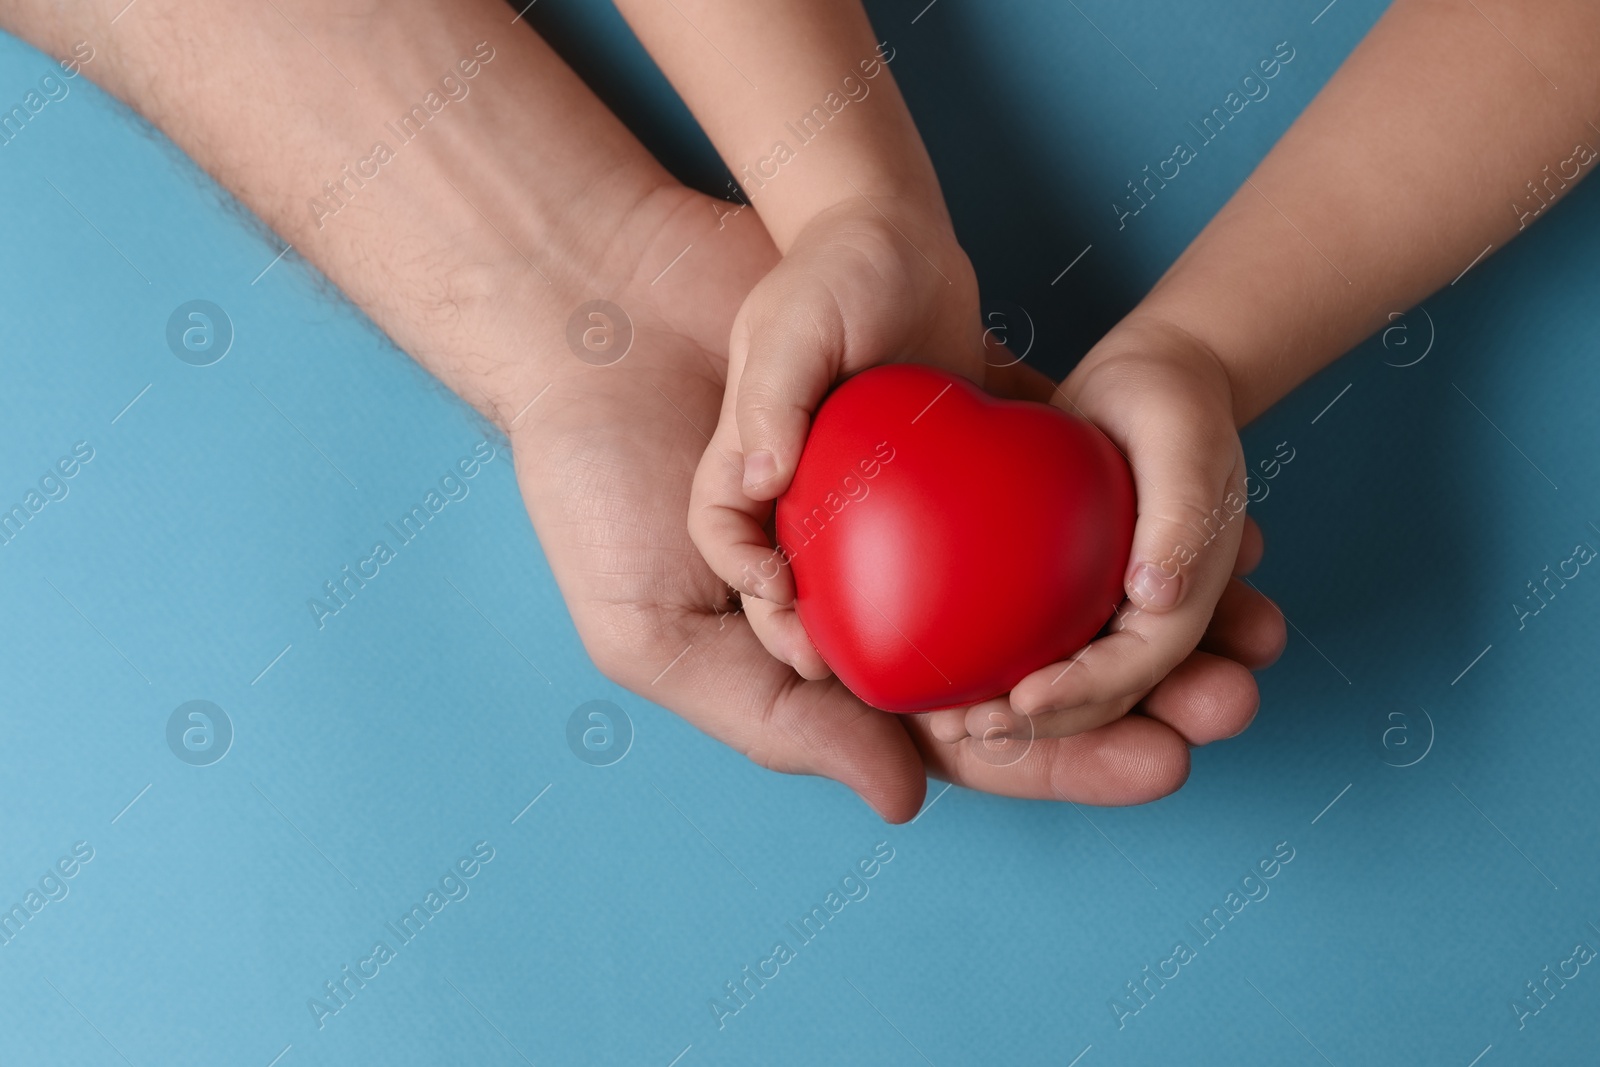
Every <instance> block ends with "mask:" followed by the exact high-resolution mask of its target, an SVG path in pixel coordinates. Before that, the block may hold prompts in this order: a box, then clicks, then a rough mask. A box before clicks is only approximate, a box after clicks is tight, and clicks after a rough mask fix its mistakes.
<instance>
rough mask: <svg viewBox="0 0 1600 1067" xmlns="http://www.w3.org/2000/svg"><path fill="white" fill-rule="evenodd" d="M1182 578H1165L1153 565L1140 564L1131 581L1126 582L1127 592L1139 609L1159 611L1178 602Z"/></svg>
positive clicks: (1174, 576) (1173, 576)
mask: <svg viewBox="0 0 1600 1067" xmlns="http://www.w3.org/2000/svg"><path fill="white" fill-rule="evenodd" d="M1182 585H1183V577H1182V576H1181V575H1177V574H1174V575H1172V576H1170V577H1169V576H1167V575H1165V574H1162V573H1161V568H1160V567H1157V566H1156V565H1155V564H1154V563H1141V564H1139V566H1138V567H1136V568H1134V571H1133V579H1132V580H1131V581H1130V582H1128V592H1129V594H1130V595H1131V596H1132V598H1133V600H1134V601H1135V602H1136V603H1137V604H1138V606H1139V607H1141V608H1144V609H1146V610H1152V611H1161V610H1164V609H1166V608H1170V607H1172V606H1173V605H1174V604H1176V603H1177V602H1178V594H1179V592H1181V591H1182Z"/></svg>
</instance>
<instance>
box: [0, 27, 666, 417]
mask: <svg viewBox="0 0 1600 1067" xmlns="http://www.w3.org/2000/svg"><path fill="white" fill-rule="evenodd" d="M97 6H98V7H99V8H100V10H99V11H98V12H97V11H94V10H91V9H90V7H89V5H86V4H72V5H58V4H54V3H48V2H42V0H23V2H11V3H6V4H4V5H3V6H0V21H3V24H4V25H5V27H6V28H7V29H8V30H10V31H11V32H13V33H16V34H17V35H19V36H21V37H23V38H25V39H27V40H29V41H30V42H32V43H33V44H35V45H36V46H37V47H39V48H41V49H43V50H46V51H49V52H51V53H53V54H56V55H65V54H68V53H69V52H70V50H71V48H72V44H73V43H74V42H76V41H78V40H86V41H89V42H90V43H91V44H92V45H93V46H94V47H95V53H96V55H95V59H94V61H93V62H92V63H91V64H88V65H87V66H85V67H84V73H86V74H88V75H89V76H90V77H92V78H94V79H95V80H96V81H98V82H100V83H101V84H102V85H103V86H104V87H105V88H106V89H108V90H109V91H111V92H112V93H114V94H116V95H117V96H119V97H121V98H122V99H123V100H124V101H126V102H127V103H128V104H130V105H131V106H132V107H134V108H135V109H136V110H138V111H139V112H141V113H142V114H143V115H145V116H146V117H147V118H149V119H150V120H151V121H152V122H153V123H155V124H156V125H157V126H159V127H160V128H161V129H162V130H163V131H164V132H165V133H166V134H167V135H168V136H170V137H171V138H172V139H173V141H175V142H176V143H177V144H178V145H179V147H181V148H183V149H184V150H185V151H186V152H188V153H189V155H190V156H191V157H193V158H194V160H195V161H196V162H197V163H199V164H200V165H201V166H202V167H204V168H205V169H206V170H207V171H208V172H210V173H211V174H212V175H213V176H214V177H215V178H216V179H217V180H218V181H219V182H221V183H222V184H223V185H224V186H226V187H227V188H228V189H230V190H231V191H232V192H233V193H234V194H235V195H237V196H238V197H239V198H240V199H241V200H242V201H243V202H244V203H245V204H246V205H247V206H248V207H250V208H251V209H253V210H254V211H255V212H256V213H257V214H258V215H259V216H260V217H261V218H262V219H264V220H265V221H266V222H267V223H268V224H269V225H271V226H272V228H273V229H274V230H276V231H277V232H278V234H280V235H281V236H282V237H283V239H284V240H285V241H286V242H289V243H292V244H293V245H294V247H295V249H296V250H297V251H298V252H299V253H300V254H301V255H304V256H305V257H306V258H307V259H309V260H310V261H311V262H313V263H314V264H315V265H316V266H317V267H319V268H320V269H321V270H322V271H323V272H324V273H325V274H327V276H328V277H329V278H330V279H331V280H332V281H333V282H334V283H335V284H337V285H338V286H339V287H340V289H342V290H343V291H344V292H345V293H346V294H347V295H348V296H349V297H350V298H351V299H352V300H353V301H354V302H355V303H356V304H358V305H359V306H360V307H361V308H362V309H363V310H365V311H366V312H367V313H368V314H369V315H370V316H371V317H372V318H373V320H374V321H375V322H377V324H378V325H379V326H380V327H382V328H383V329H384V330H385V331H387V332H388V333H389V335H390V336H391V337H392V338H393V339H394V340H395V341H396V342H397V343H398V344H399V345H400V346H401V347H403V348H405V349H406V350H407V351H408V352H410V353H411V354H412V355H413V356H415V357H416V358H417V359H418V360H419V361H420V362H422V363H423V364H424V365H425V366H427V367H428V368H429V369H430V370H432V371H433V372H434V373H435V374H436V375H438V376H439V377H440V378H441V379H442V380H444V381H445V383H446V384H447V385H449V386H451V387H452V388H453V389H455V390H456V391H457V392H459V393H460V394H461V395H462V396H463V397H465V398H466V399H467V400H468V401H469V402H471V403H472V404H474V405H475V406H477V407H478V408H479V409H480V410H482V411H484V412H485V413H486V414H489V415H490V416H491V417H492V418H495V419H497V421H500V422H501V423H502V424H504V423H505V422H506V421H508V419H509V417H510V416H511V415H514V414H515V411H514V409H512V410H508V407H509V405H511V404H512V403H514V402H516V401H518V400H519V399H520V398H521V397H523V396H525V395H530V394H529V392H528V389H529V386H530V385H533V384H542V383H539V382H538V380H539V379H541V378H542V379H543V381H548V380H549V377H550V373H551V370H552V369H553V368H556V367H560V366H565V365H566V364H571V363H574V362H575V361H573V360H571V358H570V356H562V355H561V354H560V352H559V351H558V349H560V348H562V346H563V339H562V331H561V329H560V327H561V325H562V324H563V323H564V321H565V318H566V315H567V312H568V311H570V309H571V308H572V307H573V306H575V305H576V304H577V303H579V302H581V301H582V300H583V299H586V298H588V297H591V296H594V295H596V293H595V289H596V288H603V287H604V285H605V284H606V282H605V275H606V272H607V270H608V269H609V268H608V260H607V256H606V251H607V243H608V240H609V239H610V235H612V234H614V233H615V232H616V228H617V226H618V225H620V222H621V220H622V219H623V218H624V217H625V216H626V214H627V211H628V209H629V207H631V206H632V205H636V204H637V203H639V202H640V201H641V200H643V199H644V198H646V197H647V196H648V195H649V194H650V193H651V192H652V191H653V190H654V189H656V188H658V187H661V186H664V185H665V184H667V182H668V178H667V176H666V175H665V173H664V172H663V171H661V169H660V168H659V167H658V166H657V165H656V164H655V162H654V161H653V160H652V159H651V158H650V157H649V156H648V154H647V153H645V152H644V151H643V150H642V149H641V148H640V147H639V146H638V144H637V142H635V141H634V140H633V139H632V138H631V137H630V136H629V135H628V134H627V132H626V131H625V130H624V129H623V128H622V127H621V125H620V124H619V123H617V121H616V120H615V119H614V118H613V117H612V116H611V115H610V113H609V112H607V111H606V110H605V109H604V108H603V107H602V106H601V105H600V104H599V103H598V102H597V101H596V100H595V98H594V97H593V96H592V95H591V94H590V93H589V92H588V90H587V89H586V88H585V87H584V86H583V85H582V83H581V82H579V81H578V79H577V78H576V77H575V76H574V75H573V74H572V73H571V72H570V71H569V70H568V69H567V68H566V67H565V66H564V65H563V64H562V63H561V62H560V60H559V59H557V58H556V57H555V56H554V55H553V53H551V52H550V51H549V49H548V48H547V47H546V46H545V45H544V44H543V42H542V41H540V40H539V38H538V37H537V36H536V35H535V34H534V33H532V32H531V31H530V30H529V29H528V28H527V26H526V24H525V23H521V22H518V23H516V24H513V23H512V15H513V14H514V13H513V12H512V11H510V10H509V9H508V8H507V7H505V6H504V5H503V4H500V3H498V2H496V0H466V2H461V3H453V4H448V5H446V4H435V3H429V2H426V0H408V2H400V3H391V4H385V5H378V6H376V7H375V8H374V7H373V6H372V5H366V4H359V5H358V4H355V3H345V2H341V0H333V2H327V0H323V2H317V3H309V2H302V0H276V2H269V3H266V4H259V3H243V2H221V0H204V2H201V0H193V2H183V3H177V2H173V0H166V2H161V3H157V2H152V0H146V2H144V3H139V4H136V5H133V6H131V7H128V8H126V9H124V10H122V12H121V14H120V15H118V13H117V9H118V8H119V7H120V5H119V4H112V5H109V6H106V5H97ZM113 18H115V21H114V22H113ZM534 105H536V106H534ZM538 323H543V324H546V325H547V326H550V328H547V329H538V330H534V329H530V327H531V326H532V325H533V324H538Z"/></svg>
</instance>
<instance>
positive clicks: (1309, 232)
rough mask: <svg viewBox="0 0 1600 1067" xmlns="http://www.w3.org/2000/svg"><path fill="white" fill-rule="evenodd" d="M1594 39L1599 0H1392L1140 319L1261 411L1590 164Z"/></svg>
mask: <svg viewBox="0 0 1600 1067" xmlns="http://www.w3.org/2000/svg"><path fill="white" fill-rule="evenodd" d="M1491 19H1492V20H1493V21H1492V22H1491V21H1490V20H1491ZM1597 48H1600V7H1596V6H1595V5H1594V4H1593V3H1592V0H1547V2H1543V3H1540V4H1527V5H1522V4H1513V3H1509V2H1503V0H1477V2H1476V3H1472V2H1468V0H1442V2H1441V0H1399V2H1397V3H1396V4H1395V5H1394V6H1393V7H1392V8H1391V9H1390V10H1389V12H1388V13H1387V14H1386V15H1385V16H1384V17H1383V19H1382V20H1381V21H1380V22H1379V23H1378V25H1377V26H1376V27H1375V28H1374V29H1373V31H1372V32H1371V34H1370V35H1369V36H1368V37H1367V39H1366V40H1365V41H1364V42H1363V43H1362V44H1361V46H1360V47H1359V48H1358V49H1356V51H1355V52H1354V53H1353V54H1352V55H1351V56H1350V58H1349V59H1348V60H1347V61H1346V62H1345V64H1344V66H1343V67H1341V68H1340V70H1339V72H1338V73H1337V74H1336V75H1335V76H1334V78H1333V79H1332V80H1331V81H1330V82H1329V83H1328V85H1327V87H1326V88H1324V89H1323V91H1322V92H1321V93H1320V94H1319V95H1318V96H1317V98H1316V99H1315V100H1314V101H1313V102H1312V104H1311V105H1310V107H1308V108H1307V109H1306V111H1305V113H1304V114H1303V115H1302V116H1301V117H1300V119H1299V121H1297V122H1296V123H1295V124H1294V125H1293V126H1292V127H1291V128H1290V129H1289V131H1288V132H1287V133H1286V134H1285V135H1284V137H1283V139H1282V140H1281V141H1280V142H1279V143H1278V145H1277V146H1276V147H1275V148H1274V149H1273V150H1272V152H1271V153H1270V154H1269V155H1268V156H1267V158H1266V159H1265V160H1264V161H1263V162H1262V163H1261V165H1260V167H1258V168H1257V170H1256V172H1255V173H1254V174H1253V175H1252V176H1251V178H1250V179H1249V180H1248V181H1247V182H1246V184H1245V185H1244V186H1243V187H1242V188H1241V189H1240V190H1239V191H1238V193H1237V194H1235V196H1234V197H1233V198H1232V200H1230V201H1229V203H1228V204H1227V205H1226V206H1225V207H1224V208H1223V209H1222V211H1221V212H1219V213H1218V214H1217V216H1216V218H1215V219H1213V220H1212V222H1211V224H1210V225H1208V226H1207V227H1206V229H1205V230H1204V231H1203V232H1202V233H1201V234H1200V236H1199V237H1197V238H1196V239H1195V241H1194V243H1193V244H1192V245H1190V247H1189V249H1188V250H1187V251H1186V252H1185V253H1184V254H1183V256H1182V257H1180V258H1179V260H1178V261H1177V263H1175V264H1174V265H1173V267H1172V269H1171V270H1170V271H1168V273H1167V275H1166V276H1165V277H1164V278H1163V279H1162V280H1161V282H1160V283H1159V284H1158V285H1157V286H1156V288H1155V289H1154V290H1153V291H1152V292H1151V294H1150V295H1149V297H1148V298H1147V299H1146V300H1145V302H1144V303H1143V304H1142V305H1141V306H1140V308H1139V310H1138V312H1136V314H1150V315H1153V316H1156V317H1158V318H1161V319H1164V320H1166V321H1168V322H1171V323H1174V324H1176V325H1178V326H1180V327H1182V328H1183V329H1185V330H1187V331H1188V332H1190V333H1191V334H1193V335H1194V336H1196V337H1197V338H1198V339H1199V340H1200V341H1202V342H1203V343H1204V344H1206V345H1207V346H1208V347H1209V348H1211V349H1212V351H1214V352H1215V353H1216V354H1217V356H1218V358H1219V359H1221V360H1222V361H1223V363H1224V364H1225V366H1226V367H1227V368H1228V371H1229V374H1230V377H1231V378H1232V379H1233V383H1234V396H1235V414H1236V416H1237V418H1238V421H1239V422H1240V423H1241V424H1243V423H1245V422H1248V421H1249V420H1250V419H1252V418H1254V417H1255V416H1256V415H1257V414H1259V413H1260V412H1261V411H1263V410H1264V409H1265V408H1267V407H1268V406H1270V405H1271V404H1272V403H1273V402H1274V401H1276V400H1277V399H1278V398H1279V397H1281V396H1282V395H1283V394H1284V393H1286V392H1288V391H1289V390H1290V389H1292V388H1293V387H1294V386H1295V385H1296V384H1298V383H1299V382H1300V381H1302V380H1304V379H1305V378H1306V377H1308V376H1309V375H1310V374H1312V373H1313V372H1314V371H1315V370H1317V369H1318V368H1320V367H1321V366H1323V365H1325V364H1326V363H1328V362H1330V361H1332V360H1333V359H1335V358H1336V357H1338V356H1339V355H1340V354H1342V353H1343V352H1345V351H1347V350H1348V349H1349V348H1350V347H1352V346H1353V345H1355V344H1356V343H1358V342H1359V341H1360V340H1361V339H1362V338H1364V337H1366V336H1367V335H1369V334H1370V333H1372V331H1373V330H1375V329H1377V328H1378V327H1379V326H1381V325H1383V323H1384V322H1386V321H1387V318H1388V315H1389V314H1390V313H1393V312H1397V311H1404V310H1406V309H1407V308H1410V307H1411V306H1413V305H1414V304H1415V303H1416V302H1417V301H1419V300H1421V299H1422V298H1423V297H1425V296H1427V295H1428V294H1429V293H1431V292H1433V291H1434V290H1436V289H1438V288H1440V287H1441V286H1443V285H1446V284H1447V283H1449V282H1450V281H1451V280H1452V279H1454V278H1455V277H1457V276H1458V275H1459V274H1460V273H1461V272H1462V271H1463V270H1464V269H1465V268H1466V267H1467V266H1468V265H1469V264H1471V263H1472V262H1473V261H1474V260H1475V258H1476V257H1478V256H1480V255H1481V254H1482V253H1483V252H1484V251H1485V249H1486V248H1491V247H1492V248H1495V249H1497V248H1499V247H1500V246H1502V245H1504V244H1505V243H1506V242H1507V241H1509V240H1511V239H1512V238H1513V237H1515V236H1516V235H1517V234H1518V233H1519V232H1521V230H1523V229H1525V228H1526V227H1527V226H1529V225H1531V224H1532V222H1533V221H1534V220H1535V219H1536V218H1537V217H1538V216H1539V215H1541V214H1542V213H1543V210H1544V208H1545V207H1547V206H1548V204H1549V203H1550V202H1552V201H1553V200H1554V199H1555V198H1556V197H1558V196H1560V195H1561V194H1562V193H1563V192H1565V191H1566V190H1568V189H1569V188H1570V187H1571V186H1572V185H1573V184H1574V183H1575V182H1576V181H1578V180H1579V179H1581V178H1582V177H1584V176H1586V175H1587V174H1588V173H1589V171H1590V170H1592V169H1594V165H1595V161H1596V153H1595V148H1600V131H1597V130H1596V128H1595V127H1594V126H1592V125H1590V120H1591V119H1595V120H1600V79H1596V78H1595V76H1594V70H1593V57H1594V55H1595V52H1596V49H1597ZM1557 86H1559V89H1558V88H1557ZM1591 146H1593V147H1591Z"/></svg>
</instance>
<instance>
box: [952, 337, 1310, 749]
mask: <svg viewBox="0 0 1600 1067" xmlns="http://www.w3.org/2000/svg"><path fill="white" fill-rule="evenodd" d="M1055 402H1056V403H1057V404H1058V405H1060V406H1061V407H1064V408H1065V409H1067V410H1068V411H1071V412H1073V413H1074V414H1078V415H1081V416H1083V417H1084V418H1087V419H1089V420H1090V421H1091V422H1093V423H1094V424H1095V425H1097V426H1098V427H1100V429H1101V430H1102V431H1103V432H1104V433H1105V434H1106V435H1107V436H1108V437H1109V438H1110V439H1111V441H1112V442H1113V443H1114V444H1115V445H1116V446H1117V447H1118V448H1119V449H1120V450H1121V451H1122V453H1123V455H1124V456H1126V457H1127V459H1128V462H1129V465H1130V466H1131V467H1132V469H1133V475H1134V485H1135V488H1136V491H1137V499H1138V520H1137V523H1136V525H1135V527H1134V535H1133V550H1132V552H1131V554H1130V556H1129V560H1128V567H1127V571H1126V572H1125V578H1124V583H1125V590H1126V593H1127V600H1125V601H1124V602H1123V603H1122V604H1121V605H1120V606H1119V607H1118V608H1117V612H1116V615H1115V617H1114V618H1113V620H1112V622H1111V625H1110V632H1109V633H1108V634H1107V635H1106V636H1104V637H1101V638H1100V639H1098V640H1096V641H1094V642H1092V643H1091V644H1089V645H1088V646H1087V647H1086V648H1084V649H1083V650H1082V651H1081V652H1079V653H1077V654H1076V655H1074V656H1072V657H1069V658H1068V659H1067V660H1065V661H1064V662H1061V663H1053V664H1050V665H1048V666H1046V667H1043V668H1041V669H1040V670H1038V671H1035V672H1034V673H1032V674H1030V675H1028V676H1027V677H1026V678H1024V679H1023V680H1022V681H1021V682H1019V683H1018V684H1017V686H1016V687H1015V688H1014V689H1013V690H1012V692H1011V705H1012V707H1013V708H1014V709H1015V710H1016V711H1017V712H1018V713H1019V714H1022V715H1025V716H1028V717H1029V718H1030V719H1031V720H1032V727H1033V734H1034V736H1037V737H1064V736H1067V735H1070V734H1077V733H1082V732H1084V731H1088V730H1092V729H1094V728H1096V727H1099V726H1102V725H1104V724H1106V723H1109V722H1112V721H1114V720H1115V719H1117V718H1119V717H1121V716H1122V715H1123V714H1125V713H1126V712H1128V711H1129V710H1131V709H1132V708H1133V707H1134V706H1135V705H1136V704H1138V703H1139V702H1140V701H1141V700H1143V699H1144V697H1145V695H1146V694H1147V693H1149V692H1150V690H1151V689H1152V688H1153V687H1154V686H1155V685H1156V684H1157V683H1158V682H1160V681H1161V680H1162V679H1163V678H1165V677H1166V676H1167V675H1168V674H1169V673H1170V672H1172V671H1173V670H1174V669H1175V668H1177V667H1178V666H1179V665H1180V664H1183V663H1184V662H1185V661H1186V660H1195V661H1197V662H1207V661H1210V660H1216V661H1218V662H1217V663H1215V664H1211V665H1210V667H1209V668H1208V669H1209V670H1211V671H1212V672H1213V673H1214V674H1215V675H1217V676H1219V681H1218V682H1217V684H1215V685H1213V686H1212V687H1211V688H1210V690H1209V691H1208V697H1209V699H1211V700H1212V701H1214V702H1215V704H1216V707H1214V708H1212V709H1211V710H1210V714H1208V715H1207V716H1206V717H1205V719H1206V723H1207V725H1206V726H1205V728H1204V736H1193V737H1189V738H1188V740H1189V741H1190V743H1191V744H1203V743H1205V742H1207V741H1212V740H1217V739H1219V738H1221V737H1230V736H1232V735H1233V734H1236V733H1238V732H1239V731H1240V730H1243V729H1244V727H1245V726H1246V725H1247V724H1248V723H1249V720H1250V718H1251V716H1253V715H1254V713H1255V709H1256V705H1257V702H1258V699H1259V698H1258V694H1257V691H1256V685H1255V680H1254V678H1253V677H1252V676H1251V674H1250V670H1251V669H1259V668H1261V667H1264V666H1266V665H1267V664H1269V663H1271V662H1272V661H1273V660H1275V659H1276V658H1277V657H1278V654H1279V653H1280V652H1281V651H1282V650H1283V645H1284V640H1285V631H1284V624H1283V617H1282V615H1281V614H1280V613H1279V612H1278V611H1277V609H1276V607H1275V606H1274V605H1272V603H1271V601H1269V600H1267V598H1266V597H1264V596H1262V595H1261V594H1260V593H1258V592H1256V591H1255V590H1254V589H1253V588H1251V587H1250V586H1248V585H1246V584H1245V583H1243V582H1240V581H1237V580H1234V579H1233V575H1234V574H1235V573H1236V569H1235V568H1236V562H1237V563H1238V564H1239V569H1238V571H1237V573H1243V572H1244V571H1247V570H1248V569H1249V568H1250V567H1252V566H1254V563H1255V561H1256V560H1257V559H1259V557H1260V551H1261V550H1260V543H1259V542H1260V532H1259V530H1258V529H1255V528H1254V524H1253V523H1250V522H1249V520H1247V519H1246V517H1245V514H1244V508H1245V503H1246V492H1245V461H1244V453H1243V450H1242V448H1241V447H1240V444H1239V435H1238V433H1237V432H1236V430H1235V429H1234V416H1233V402H1232V387H1231V385H1230V382H1229V379H1228V375H1227V373H1226V372H1225V370H1224V369H1223V366H1222V364H1221V363H1220V362H1219V361H1218V360H1217V358H1216V357H1215V355H1213V354H1212V353H1211V352H1210V351H1209V349H1207V348H1206V346H1205V345H1203V344H1201V343H1200V342H1198V341H1197V340H1195V339H1194V338H1193V337H1191V336H1190V335H1189V334H1187V333H1185V332H1184V331H1182V330H1181V329H1178V328H1177V327H1174V326H1172V325H1169V324H1168V323H1166V322H1164V321H1162V320H1160V319H1156V318H1152V317H1146V316H1140V315H1138V314H1137V313H1136V314H1135V315H1134V316H1132V317H1130V318H1128V319H1125V320H1123V322H1122V323H1121V324H1119V325H1118V326H1117V327H1116V328H1114V329H1113V330H1112V331H1111V332H1110V333H1109V334H1107V335H1106V336H1105V338H1104V339H1102V340H1101V341H1100V343H1099V344H1097V345H1096V346H1095V347H1094V348H1093V349H1092V350H1091V351H1090V352H1089V354H1088V355H1087V356H1086V357H1084V360H1083V362H1082V363H1081V364H1079V366H1078V367H1077V368H1076V369H1075V370H1074V371H1073V372H1072V374H1070V375H1068V377H1067V380H1066V381H1065V382H1063V383H1062V385H1061V388H1060V389H1059V390H1058V392H1057V395H1056V398H1055ZM1247 526H1249V527H1250V530H1251V543H1250V544H1248V545H1246V546H1245V547H1246V551H1244V552H1243V553H1241V550H1240V546H1241V542H1242V541H1243V539H1244V538H1245V533H1246V528H1247ZM1219 602H1221V603H1222V604H1223V605H1224V606H1225V608H1226V609H1227V610H1226V611H1224V612H1222V613H1220V614H1219V615H1218V618H1219V619H1222V618H1227V619H1229V620H1230V624H1229V625H1228V626H1227V627H1217V628H1214V629H1213V631H1212V632H1211V633H1210V634H1209V635H1208V634H1207V627H1208V625H1209V624H1210V623H1211V621H1212V615H1213V612H1215V611H1217V609H1218V606H1219ZM1202 637H1205V641H1204V644H1202ZM1197 647H1198V648H1200V651H1196V649H1197ZM1190 666H1191V669H1192V666H1193V665H1192V664H1191V665H1190ZM1223 674H1227V675H1231V676H1232V677H1231V679H1226V678H1221V677H1220V676H1221V675H1223ZM936 714H938V715H942V716H949V715H951V714H959V715H961V716H962V717H963V718H964V720H965V722H966V725H967V728H968V730H969V731H970V732H972V733H973V735H974V736H982V732H983V730H984V729H985V728H988V727H990V726H991V725H992V724H991V723H990V721H989V714H988V709H987V708H986V705H983V704H980V705H977V706H975V707H973V708H971V709H967V710H966V711H964V712H956V713H944V712H941V713H936Z"/></svg>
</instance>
